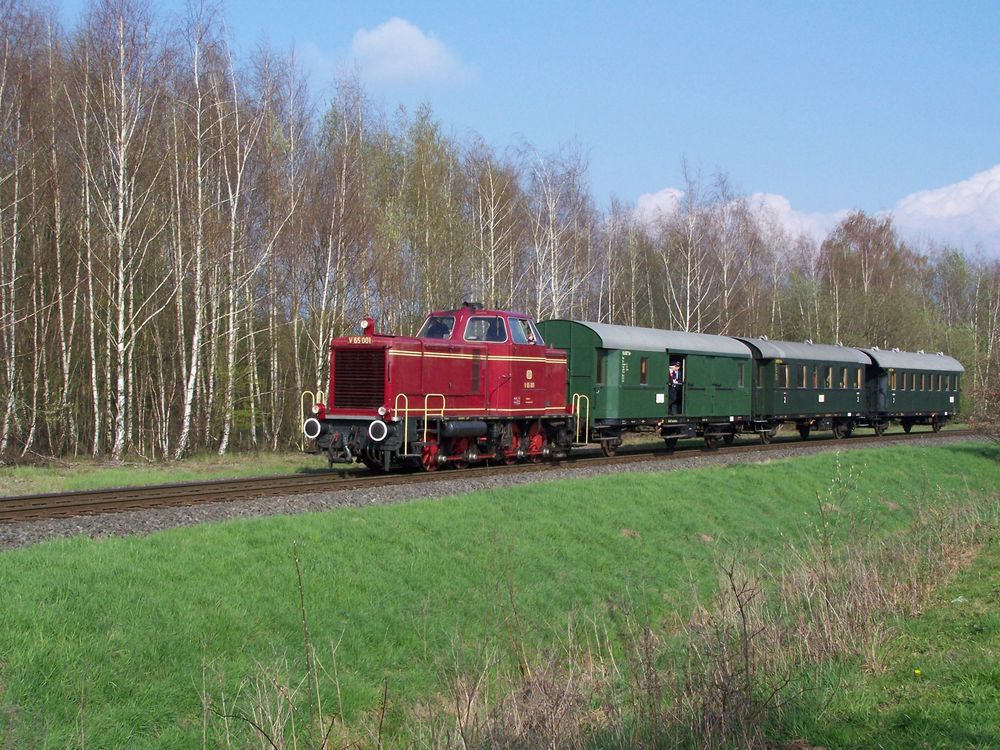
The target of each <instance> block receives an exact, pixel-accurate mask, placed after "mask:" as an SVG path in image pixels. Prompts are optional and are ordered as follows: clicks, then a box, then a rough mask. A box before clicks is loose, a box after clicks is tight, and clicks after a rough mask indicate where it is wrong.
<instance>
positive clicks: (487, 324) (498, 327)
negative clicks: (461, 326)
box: [465, 315, 507, 343]
mask: <svg viewBox="0 0 1000 750" xmlns="http://www.w3.org/2000/svg"><path fill="white" fill-rule="evenodd" d="M465 340H466V341H489V342H492V343H502V342H504V341H506V340H507V326H506V324H505V323H504V320H503V318H501V317H500V316H498V315H477V316H476V317H473V318H469V322H468V323H467V324H466V326H465Z"/></svg>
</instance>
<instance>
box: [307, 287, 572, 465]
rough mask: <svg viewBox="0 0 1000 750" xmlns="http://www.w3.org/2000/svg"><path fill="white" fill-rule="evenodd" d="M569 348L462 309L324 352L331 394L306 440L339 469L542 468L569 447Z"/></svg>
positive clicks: (370, 329) (524, 322)
mask: <svg viewBox="0 0 1000 750" xmlns="http://www.w3.org/2000/svg"><path fill="white" fill-rule="evenodd" d="M574 424H575V421H574V420H573V418H572V414H571V413H570V410H569V408H568V407H567V404H566V352H565V351H562V350H561V349H553V348H551V347H548V346H546V344H545V342H544V341H543V340H542V337H541V334H539V332H538V329H537V328H536V327H535V323H534V321H532V320H531V319H530V318H529V317H528V316H526V315H520V314H518V313H512V312H505V311H498V310H484V309H482V306H481V305H478V304H473V303H465V304H464V305H463V306H462V307H461V308H459V309H457V310H446V311H441V312H435V313H432V314H430V315H428V316H427V319H426V320H425V321H424V324H423V326H422V327H421V329H420V332H419V333H418V334H417V335H416V337H413V338H410V337H403V336H390V335H385V334H381V333H378V332H377V331H376V330H375V324H374V321H372V320H371V319H366V320H365V321H364V322H363V323H362V333H361V335H358V336H343V337H340V338H337V339H334V340H333V342H332V343H331V345H330V389H329V393H328V395H327V401H326V403H325V404H324V403H316V404H315V405H314V406H313V416H312V417H310V418H309V419H307V420H306V423H305V425H304V431H305V434H306V437H308V438H310V439H314V440H315V441H316V447H317V449H319V450H322V451H325V452H326V454H327V457H328V459H329V462H330V465H331V467H332V466H333V465H334V464H335V463H350V462H354V461H358V460H360V461H362V462H363V463H364V464H365V465H366V466H368V467H369V468H370V469H373V470H383V471H388V470H390V469H393V468H397V467H419V468H422V469H424V470H427V471H433V470H434V469H437V468H438V467H440V466H454V467H464V466H467V465H468V464H471V463H475V462H477V461H485V460H496V461H502V462H505V463H514V462H516V461H518V460H528V461H541V460H542V459H543V458H545V457H547V456H559V455H563V454H565V453H566V452H567V451H568V450H569V448H570V446H571V445H572V443H573V437H574V436H573V425H574Z"/></svg>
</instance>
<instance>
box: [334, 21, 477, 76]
mask: <svg viewBox="0 0 1000 750" xmlns="http://www.w3.org/2000/svg"><path fill="white" fill-rule="evenodd" d="M349 56H350V58H351V59H352V61H353V62H354V63H356V64H357V66H358V69H359V70H360V71H361V75H362V76H363V77H364V78H365V79H366V80H369V81H378V82H383V83H415V82H427V81H434V82H448V83H464V82H466V81H470V80H473V79H474V78H475V77H476V76H475V71H474V70H473V69H472V68H470V67H469V66H468V65H466V64H465V63H464V62H462V61H461V60H460V59H459V58H458V57H457V56H456V55H455V54H454V53H452V52H451V50H449V49H448V48H447V47H446V46H445V45H444V43H443V42H441V40H440V39H438V38H437V37H435V36H433V35H431V34H425V33H424V32H423V31H422V30H421V29H420V28H419V27H417V26H414V25H413V24H412V23H410V22H409V21H407V20H405V19H402V18H398V17H394V18H390V19H389V20H388V21H386V22H385V23H383V24H382V25H381V26H377V27H375V28H374V29H372V30H371V31H369V30H368V29H360V30H358V31H357V32H356V33H355V34H354V39H353V40H352V41H351V49H350V52H349Z"/></svg>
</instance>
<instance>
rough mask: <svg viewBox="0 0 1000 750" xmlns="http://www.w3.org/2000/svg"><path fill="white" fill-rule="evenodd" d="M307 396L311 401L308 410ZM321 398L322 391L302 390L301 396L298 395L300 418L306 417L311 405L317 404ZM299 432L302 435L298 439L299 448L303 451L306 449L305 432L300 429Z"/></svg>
mask: <svg viewBox="0 0 1000 750" xmlns="http://www.w3.org/2000/svg"><path fill="white" fill-rule="evenodd" d="M307 396H308V397H309V399H310V400H311V401H312V403H311V404H310V405H309V409H308V410H307V409H306V397H307ZM322 398H323V392H322V391H316V392H315V393H314V392H313V391H302V396H300V397H299V406H301V407H302V419H306V414H310V413H312V407H314V406H315V405H316V404H318V403H319V402H320V400H321V399H322ZM299 433H300V434H301V435H302V438H301V439H300V440H299V450H303V451H304V450H305V449H306V436H305V433H304V432H302V430H299Z"/></svg>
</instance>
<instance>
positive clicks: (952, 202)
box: [892, 164, 1000, 256]
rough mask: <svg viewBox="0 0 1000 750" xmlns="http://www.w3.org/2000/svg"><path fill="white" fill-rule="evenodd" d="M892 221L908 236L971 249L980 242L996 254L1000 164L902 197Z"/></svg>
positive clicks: (999, 235) (999, 231) (999, 226)
mask: <svg viewBox="0 0 1000 750" xmlns="http://www.w3.org/2000/svg"><path fill="white" fill-rule="evenodd" d="M892 217H893V221H894V222H895V224H896V227H897V228H898V229H899V231H900V233H901V234H902V235H903V236H904V237H907V238H908V239H916V240H931V241H934V242H939V243H949V244H952V245H957V246H958V247H964V248H965V249H966V250H972V249H974V248H975V246H976V245H977V244H982V246H983V249H984V251H985V252H986V253H987V254H988V255H991V256H997V255H1000V164H998V165H997V166H995V167H993V168H992V169H988V170H987V171H985V172H980V173H979V174H975V175H973V176H972V177H970V178H969V179H967V180H962V181H961V182H956V183H953V184H951V185H945V186H944V187H941V188H937V189H934V190H921V191H919V192H917V193H912V194H910V195H908V196H906V197H905V198H903V199H902V200H901V201H899V203H897V204H896V207H895V208H894V209H893V210H892Z"/></svg>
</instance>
